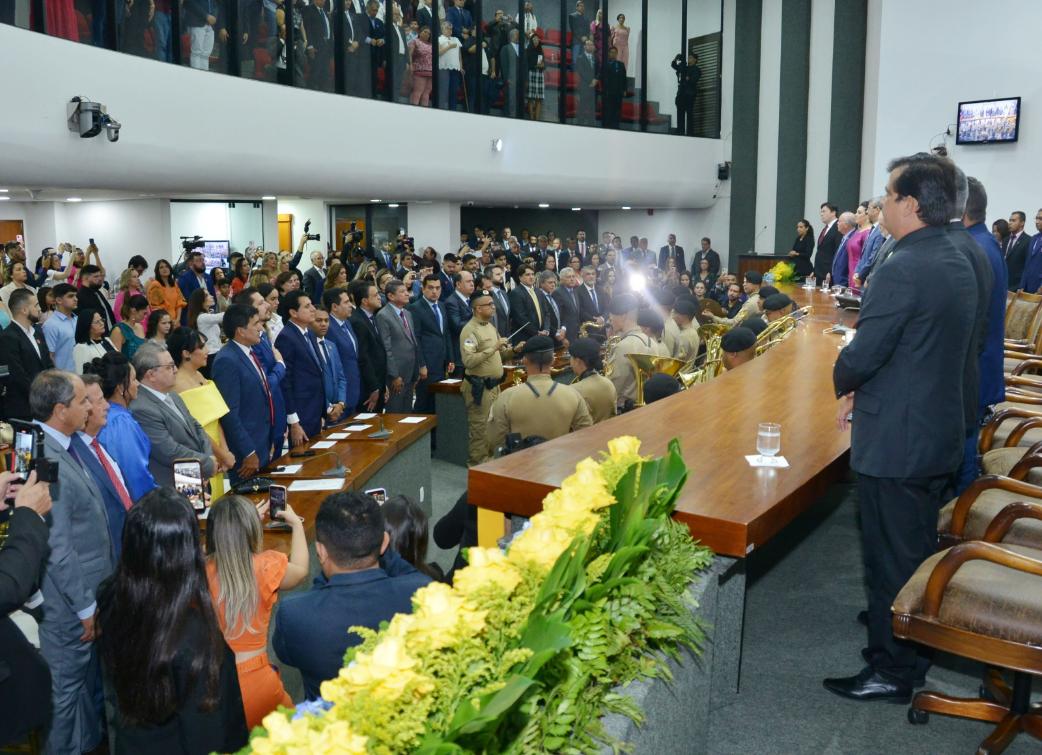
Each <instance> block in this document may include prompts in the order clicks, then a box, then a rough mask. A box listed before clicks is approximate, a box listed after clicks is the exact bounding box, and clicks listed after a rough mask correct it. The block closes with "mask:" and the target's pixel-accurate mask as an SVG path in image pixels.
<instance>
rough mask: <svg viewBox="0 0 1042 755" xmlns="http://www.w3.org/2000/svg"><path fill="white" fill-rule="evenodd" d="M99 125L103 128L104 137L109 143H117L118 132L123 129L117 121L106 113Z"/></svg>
mask: <svg viewBox="0 0 1042 755" xmlns="http://www.w3.org/2000/svg"><path fill="white" fill-rule="evenodd" d="M101 123H102V125H103V126H104V127H105V136H106V137H107V138H108V140H109V141H110V142H118V141H119V130H120V129H121V128H123V126H122V125H121V124H120V122H119V121H117V120H116V119H115V118H113V117H112V116H111V115H108V114H107V113H106V114H105V115H102V116H101Z"/></svg>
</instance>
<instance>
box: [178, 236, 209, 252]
mask: <svg viewBox="0 0 1042 755" xmlns="http://www.w3.org/2000/svg"><path fill="white" fill-rule="evenodd" d="M204 246H206V242H205V241H203V237H202V236H181V247H182V248H183V249H184V250H185V253H188V252H190V251H192V250H193V249H202V248H203V247H204Z"/></svg>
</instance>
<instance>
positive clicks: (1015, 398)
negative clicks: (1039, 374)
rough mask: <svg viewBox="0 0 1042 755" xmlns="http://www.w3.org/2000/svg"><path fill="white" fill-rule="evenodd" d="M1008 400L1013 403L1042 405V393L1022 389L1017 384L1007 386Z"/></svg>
mask: <svg viewBox="0 0 1042 755" xmlns="http://www.w3.org/2000/svg"><path fill="white" fill-rule="evenodd" d="M1006 400H1007V401H1009V402H1010V403H1013V404H1032V405H1040V406H1042V393H1035V392H1033V391H1026V392H1025V391H1022V390H1021V389H1019V388H1016V387H1015V386H1006Z"/></svg>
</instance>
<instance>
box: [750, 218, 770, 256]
mask: <svg viewBox="0 0 1042 755" xmlns="http://www.w3.org/2000/svg"><path fill="white" fill-rule="evenodd" d="M766 230H767V225H766V224H764V226H763V228H761V229H760V231H759V233H757V234H756V235H755V236H754V237H753V254H759V252H758V251H756V242H757V241H759V240H760V237H761V236H763V232H764V231H766Z"/></svg>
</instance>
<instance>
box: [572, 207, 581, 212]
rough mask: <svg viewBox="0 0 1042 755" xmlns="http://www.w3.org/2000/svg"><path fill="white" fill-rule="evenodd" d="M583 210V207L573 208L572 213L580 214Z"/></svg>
mask: <svg viewBox="0 0 1042 755" xmlns="http://www.w3.org/2000/svg"><path fill="white" fill-rule="evenodd" d="M581 209H582V207H573V208H572V212H579V210H581Z"/></svg>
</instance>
